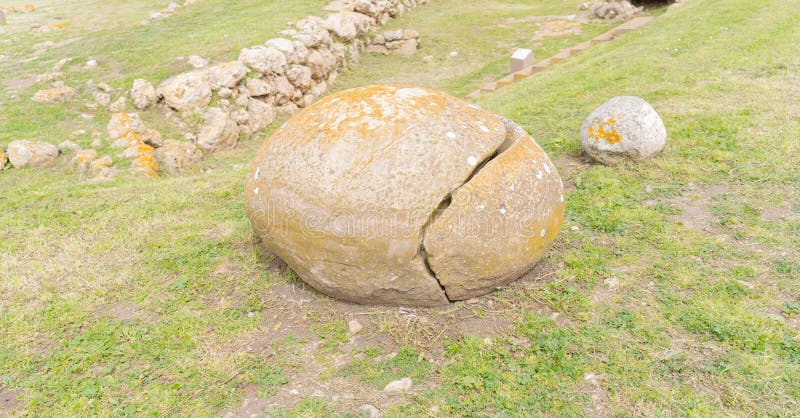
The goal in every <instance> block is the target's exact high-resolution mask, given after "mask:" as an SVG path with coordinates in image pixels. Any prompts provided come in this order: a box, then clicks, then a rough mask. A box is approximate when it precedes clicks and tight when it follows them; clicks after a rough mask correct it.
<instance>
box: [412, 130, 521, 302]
mask: <svg viewBox="0 0 800 418" xmlns="http://www.w3.org/2000/svg"><path fill="white" fill-rule="evenodd" d="M502 121H503V120H502V119H501V122H502ZM503 126H505V127H506V132H505V134H504V136H505V139H504V140H503V142H501V143H500V144H498V145H497V147H496V148H495V150H494V151H493V152H492V153H491V154H489V156H488V157H486V158H484V159H483V160H482V161H480V162H479V163H478V164H476V165H475V169H474V170H472V171H471V172H470V173H469V175H468V176H467V178H466V179H465V180H464V181H462V182H460V183H459V184H458V186H456V187H454V188H452V189H451V190H450V191H449V192H448V193H447V194H446V195H445V196H444V197H443V198H442V200H441V202H439V205H437V206H436V209H434V210H433V212H431V214H430V216H428V220H427V221H426V222H425V224H424V225H422V228H421V229H420V231H419V253H418V254H419V256H420V257H421V258H422V263H423V265H424V266H425V270H427V272H428V274H430V276H431V277H433V278H434V279H435V280H436V283H437V284H438V285H439V287H440V288H441V289H442V292H444V294H445V297H446V298H447V300H448V301H450V302H453V299H450V297H449V296H447V289H446V288H445V287H444V285H442V283H441V282H440V281H439V278H438V277H437V275H436V272H435V271H434V270H433V268H432V267H431V265H430V263H429V262H428V256H427V252H426V251H425V232H427V230H428V227H429V226H430V225H431V224H432V223H433V222H435V221H436V219H438V218H439V216H441V215H442V213H444V211H446V210H447V208H448V207H450V203H451V202H452V201H453V194H454V193H456V192H457V191H458V190H459V189H461V188H462V187H464V186H465V185H466V184H467V183H469V182H470V181H471V180H472V179H473V178H474V177H475V176H476V175H477V174H478V173H479V172H480V171H481V170H482V169H483V168H484V167H485V166H486V165H487V164H489V162H491V161H492V160H494V159H495V158H497V157H498V156H499V155H500V154H502V153H503V152H505V151H506V150H508V148H509V147H510V146H511V144H512V143H513V142H514V140H513V136H512V135H510V132H509V130H508V126H507V125H506V124H505V123H503Z"/></svg>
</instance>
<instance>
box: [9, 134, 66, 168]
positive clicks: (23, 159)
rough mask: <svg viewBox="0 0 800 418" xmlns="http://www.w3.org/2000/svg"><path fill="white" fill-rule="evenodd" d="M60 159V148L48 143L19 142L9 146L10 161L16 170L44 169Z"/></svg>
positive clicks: (12, 142)
mask: <svg viewBox="0 0 800 418" xmlns="http://www.w3.org/2000/svg"><path fill="white" fill-rule="evenodd" d="M56 158H58V147H57V146H55V145H53V144H48V143H47V142H40V141H28V140H19V141H11V143H10V144H8V159H9V160H10V161H11V164H12V165H13V166H14V167H16V168H23V167H42V166H45V165H48V164H50V163H52V162H53V161H55V160H56Z"/></svg>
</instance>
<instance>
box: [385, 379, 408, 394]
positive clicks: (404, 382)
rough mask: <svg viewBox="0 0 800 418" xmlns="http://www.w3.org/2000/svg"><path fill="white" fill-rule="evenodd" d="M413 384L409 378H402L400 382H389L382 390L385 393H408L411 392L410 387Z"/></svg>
mask: <svg viewBox="0 0 800 418" xmlns="http://www.w3.org/2000/svg"><path fill="white" fill-rule="evenodd" d="M412 385H413V382H412V381H411V378H410V377H404V378H402V379H400V380H395V381H394V382H389V384H387V385H386V387H384V388H383V391H384V392H386V393H398V392H408V391H409V390H411V386H412Z"/></svg>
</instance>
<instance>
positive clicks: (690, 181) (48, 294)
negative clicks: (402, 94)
mask: <svg viewBox="0 0 800 418" xmlns="http://www.w3.org/2000/svg"><path fill="white" fill-rule="evenodd" d="M7 3H8V2H0V6H6V5H8V4H7ZM54 3H55V4H56V5H57V6H56V7H58V5H62V4H63V5H70V4H76V6H75V7H76V9H75V10H77V11H80V10H82V9H80V8H79V7H78V6H77V4H78V3H77V2H72V3H69V2H54ZM81 3H86V4H93V3H97V4H98V5H99V4H102V5H108V4H112V3H113V4H117V5H121V4H123V3H124V4H126V6H125V7H121V6H120V7H114V8H110V7H109V8H105V7H106V6H103V7H101V8H100V9H98V10H106V11H105V12H103V13H122V15H121V16H120V17H119V23H116V24H114V25H113V27H111V26H109V27H99V28H98V27H96V25H100V23H96V22H95V23H91V19H88V20H87V21H85V22H84V21H81V20H78V19H77V18H74V19H76V20H75V22H78V23H76V24H75V25H74V26H72V27H70V26H68V27H67V28H66V29H64V31H65V33H63V34H58V33H55V34H54V33H52V32H51V33H47V34H38V35H34V34H31V33H29V32H28V31H24V32H12V33H11V34H8V33H7V34H0V42H2V41H3V40H4V37H5V38H9V39H12V40H13V42H12V43H10V44H9V43H0V46H2V47H3V48H5V47H6V45H12V46H10V47H9V49H8V51H9V52H5V50H4V51H3V52H0V54H6V55H10V56H12V57H13V59H12V60H9V61H4V62H0V74H3V75H2V76H0V142H2V143H7V142H9V141H10V140H13V139H17V138H41V139H44V140H47V141H49V142H53V143H58V142H60V141H61V140H63V139H67V138H68V133H69V132H70V131H72V130H74V129H79V128H82V129H87V130H100V131H103V127H104V125H105V123H106V122H107V120H108V115H107V114H105V112H97V113H96V114H95V117H94V119H92V120H89V121H87V120H83V119H78V118H77V117H76V115H77V113H79V112H83V111H85V110H84V109H81V101H76V102H75V103H72V104H69V105H67V106H53V107H50V106H41V105H34V104H32V102H30V100H29V97H30V95H31V94H32V93H33V92H34V91H35V90H36V89H37V88H40V87H41V86H37V85H34V84H31V83H30V82H29V81H28V82H26V81H24V80H29V79H30V78H31V77H32V76H33V75H35V74H37V73H41V72H43V71H45V70H46V69H48V68H49V67H50V66H52V64H53V63H54V62H55V61H57V60H58V59H60V58H62V57H65V56H73V57H77V60H76V63H82V62H83V61H84V60H85V59H86V58H87V57H90V56H91V57H95V56H96V57H97V59H98V61H99V62H100V64H101V69H99V70H96V71H97V72H96V73H94V74H89V73H86V72H84V71H82V70H79V69H78V68H69V67H68V78H67V84H68V85H72V84H74V85H76V86H77V85H82V84H83V82H84V81H85V80H86V79H88V78H93V79H94V80H95V81H106V82H109V83H110V84H112V85H113V86H116V87H129V84H130V81H131V80H132V79H133V78H136V77H145V78H149V79H151V80H153V81H158V80H159V79H162V78H164V77H166V76H167V75H169V74H171V73H172V72H174V71H178V70H181V69H183V68H185V66H186V65H185V63H183V64H178V63H176V61H175V60H174V58H175V57H176V56H186V55H191V54H200V55H204V56H206V57H209V58H215V59H220V60H221V59H232V58H234V57H235V56H236V54H237V52H238V49H239V48H241V47H243V46H246V45H249V44H251V43H257V42H259V41H263V40H265V39H267V38H269V37H271V36H273V34H274V33H276V32H277V31H279V30H280V29H282V28H283V27H284V25H285V23H286V22H287V21H291V20H295V19H297V18H298V17H301V16H303V15H305V14H308V13H311V12H314V13H317V11H318V10H319V9H320V7H321V6H322V5H323V4H324V2H323V1H310V0H308V1H306V0H303V1H292V2H291V7H290V6H288V4H289V3H288V2H281V1H242V2H224V1H221V0H202V1H200V2H198V3H196V4H194V5H192V6H189V7H186V8H182V9H180V11H179V12H178V13H177V14H176V15H175V16H172V17H169V18H167V19H164V20H162V21H158V22H155V23H152V24H150V25H147V26H139V25H137V24H136V23H137V22H139V21H140V20H142V19H144V18H146V16H147V15H148V14H149V11H151V10H152V11H154V10H157V9H158V8H159V7H163V6H164V5H160V4H158V3H157V2H151V1H141V2H116V1H115V2H81ZM129 3H131V4H132V3H136V4H135V5H134V6H131V7H130V8H129V7H128V6H127V5H128V4H129ZM465 3H466V4H465ZM577 3H578V2H573V1H561V0H541V1H537V2H532V1H523V0H477V1H474V2H473V1H471V2H464V1H460V0H432V2H431V3H430V4H429V5H426V6H422V7H421V8H420V9H417V10H415V11H413V12H411V13H408V14H406V15H405V16H404V17H403V18H401V19H398V20H397V21H394V22H392V23H390V25H389V26H388V27H387V28H399V27H403V28H413V29H416V30H418V31H419V32H420V34H421V36H422V41H423V49H422V50H420V53H419V54H418V56H416V57H412V58H401V57H376V56H365V57H364V58H363V59H362V63H361V65H360V66H358V67H356V68H354V69H353V70H351V71H349V72H347V73H345V74H343V75H342V76H341V77H340V78H339V80H340V81H339V83H338V84H337V86H336V88H337V89H344V88H349V87H354V86H357V85H361V84H364V83H372V82H401V83H412V84H423V85H426V86H432V87H437V88H440V89H443V90H445V91H448V92H451V93H453V94H456V95H463V94H466V93H468V92H470V91H472V90H474V89H475V88H476V86H478V85H479V84H480V82H481V81H482V80H483V79H485V78H489V79H494V78H498V77H499V76H502V75H504V71H505V66H506V65H507V62H506V57H507V55H508V52H509V50H511V49H513V48H514V47H516V46H525V45H530V44H531V41H530V39H531V37H532V35H533V32H534V31H535V30H536V28H537V25H536V24H535V23H531V21H529V20H526V19H525V18H526V17H529V16H532V15H560V14H571V13H575V12H576V8H575V6H576V5H577ZM98 7H100V6H98ZM134 12H136V13H135V16H134V15H133V13H134ZM660 12H661V11H657V12H656V13H660ZM35 13H45V12H35ZM62 13H69V11H68V10H66V9H64V11H63V12H62ZM98 13H100V11H98ZM126 13H131V14H132V15H131V16H125V15H124V14H126ZM140 15H141V16H140ZM9 16H10V15H9ZM7 17H8V16H7ZM11 17H12V18H13V16H11ZM32 18H33V17H26V19H32ZM511 18H513V19H516V20H514V21H512V20H509V19H511ZM518 21H522V22H523V23H514V22H518ZM9 22H10V24H11V25H14V22H13V21H12V20H11V18H9ZM80 22H83V23H80ZM103 22H106V21H105V20H104V21H103ZM104 24H105V23H104ZM93 25H94V26H93ZM609 27H610V26H608V25H604V24H590V25H586V26H584V27H583V30H582V32H581V33H580V34H578V35H574V36H570V37H557V38H546V39H545V40H544V41H540V45H538V46H537V48H536V54H537V57H539V58H544V57H547V56H549V55H552V54H553V53H555V52H557V51H558V49H560V48H562V47H564V46H568V45H573V44H577V43H579V42H581V41H583V40H585V39H587V38H589V37H592V36H594V35H596V34H598V33H601V32H604V31H605V30H607V29H608V28H609ZM798 27H800V9H798V4H797V3H796V2H792V1H785V0H767V1H756V0H692V1H691V2H689V3H687V4H685V5H683V6H682V7H680V8H679V9H677V10H675V11H674V12H670V13H666V14H663V15H662V16H659V17H658V18H657V19H656V20H654V21H653V22H651V23H649V24H648V25H646V26H645V27H644V28H642V29H640V30H639V31H636V32H632V33H628V34H625V35H623V36H622V37H620V38H619V39H617V40H615V41H613V42H609V43H605V44H599V45H595V46H593V47H592V48H590V49H589V50H587V51H585V52H583V53H581V54H579V55H577V56H574V57H572V58H570V59H568V60H567V61H565V62H562V63H559V64H557V65H555V66H553V67H551V68H549V69H548V70H546V71H544V72H541V73H537V74H535V75H534V76H532V77H530V78H528V79H526V80H524V81H522V82H519V83H514V84H513V85H511V86H509V87H506V88H503V89H501V90H499V91H498V92H495V93H492V94H487V95H483V96H480V97H479V98H478V99H477V101H476V103H477V104H479V105H480V106H482V107H484V108H486V109H489V110H491V111H493V112H496V113H498V114H501V115H503V116H507V117H510V118H511V119H513V120H515V121H517V122H518V123H520V124H521V125H522V126H523V127H525V128H526V129H527V130H528V131H529V132H531V133H532V134H533V136H534V138H536V139H537V140H538V141H539V142H540V144H542V146H543V147H544V148H545V149H546V150H547V151H548V153H549V154H550V156H551V158H552V159H553V160H554V161H555V162H556V165H557V166H558V168H559V170H560V172H561V175H562V177H563V178H564V180H565V185H566V186H567V188H568V190H569V193H568V195H567V202H568V205H567V219H566V221H565V225H564V228H563V230H562V233H561V235H560V237H559V239H558V240H557V242H556V245H555V246H554V248H553V249H552V250H551V251H550V252H549V253H548V255H547V256H546V258H545V259H544V260H543V261H542V262H541V263H540V265H539V266H537V267H536V268H535V269H534V270H533V271H532V272H531V273H529V274H528V275H526V276H525V277H524V278H523V279H521V280H520V281H518V282H515V283H514V284H512V285H510V286H508V287H506V288H504V289H501V290H499V291H496V292H494V293H493V294H491V295H489V296H487V297H484V298H480V299H479V300H477V301H469V302H458V303H455V304H452V305H450V306H448V307H444V308H439V309H398V308H387V307H365V306H357V305H351V304H347V303H342V302H338V301H335V300H332V299H330V298H327V297H325V296H322V295H319V294H318V293H316V292H314V291H312V290H310V289H309V288H308V287H306V286H304V285H303V284H302V282H300V281H299V280H298V279H297V278H296V277H295V276H294V275H293V273H291V272H290V271H287V270H286V269H285V268H283V266H281V264H280V263H279V262H278V261H276V260H273V259H271V258H270V257H269V256H267V255H265V254H263V253H262V252H261V251H260V250H259V245H258V243H257V242H256V240H255V238H254V236H253V234H252V232H251V229H250V225H249V222H248V220H247V218H246V216H245V214H244V208H243V201H244V199H243V190H242V184H243V181H242V180H243V178H244V175H245V172H246V166H247V164H248V163H249V161H250V158H251V157H252V155H253V153H254V151H255V149H256V148H257V147H258V142H259V141H258V140H254V141H249V142H245V143H242V144H241V146H240V147H239V148H237V149H236V150H233V151H230V152H225V153H221V154H216V155H213V156H211V157H209V158H207V159H206V160H204V161H203V162H202V163H200V164H198V165H197V166H194V167H192V168H191V169H190V170H188V171H187V172H186V173H183V174H181V175H177V176H165V177H162V178H160V179H158V180H154V181H146V180H143V179H139V178H136V179H134V178H131V177H129V176H128V175H121V176H119V177H118V178H117V179H116V180H114V181H113V182H111V183H104V184H87V183H83V182H80V181H79V180H78V177H77V175H76V174H75V173H74V172H72V171H71V169H69V168H68V167H67V164H66V162H65V161H64V160H65V158H61V159H60V160H59V162H58V163H56V164H54V165H52V166H50V167H48V168H44V169H25V170H7V171H3V172H2V173H0V214H2V215H0V400H4V403H0V415H3V414H6V413H7V414H10V415H12V416H13V415H31V416H87V415H101V416H173V415H180V416H215V415H218V414H220V413H222V412H225V411H233V410H234V409H236V408H239V407H242V406H243V405H245V406H248V405H249V406H250V407H254V405H258V404H259V402H261V404H262V405H269V404H270V403H274V404H277V405H276V406H275V407H273V408H271V409H269V413H268V414H269V415H274V416H330V415H348V414H349V415H350V416H355V414H356V410H357V409H358V407H359V405H362V404H364V403H370V404H373V405H375V406H378V407H379V408H380V409H381V410H382V412H383V413H384V414H385V416H417V415H423V416H424V415H433V416H520V415H534V416H536V415H548V416H573V415H591V416H595V415H599V416H612V415H613V416H616V415H620V416H681V415H690V416H797V415H798V411H800V280H798V279H800V150H799V149H798V138H800V106H798V103H799V100H800V75H799V74H800V55H798V54H797V45H798V44H800V31H798V30H797V28H798ZM69 31H73V32H69ZM221 34H227V35H228V37H224V36H223V35H221ZM73 36H82V37H83V38H82V40H81V41H79V42H75V43H71V44H68V45H66V46H63V47H61V48H54V49H50V50H48V52H46V53H45V54H43V55H41V56H40V57H39V58H37V59H36V60H33V61H30V62H27V63H21V62H20V58H23V57H27V56H28V55H29V54H30V53H31V52H30V51H31V49H32V48H33V45H34V44H37V43H40V42H43V41H44V40H47V39H57V38H58V37H64V38H68V37H73ZM186 39H196V41H186ZM204 51H208V52H204ZM450 51H458V52H459V53H458V55H457V56H456V57H450V56H449V52H450ZM425 55H431V56H432V57H433V60H432V62H430V63H424V62H423V61H422V57H423V56H425ZM110 63H113V65H112V64H110ZM104 65H107V66H105V67H104ZM109 68H113V69H114V72H109V71H108V69H109ZM14 95H16V96H18V98H17V99H13V98H12V96H14ZM617 95H638V96H641V97H644V98H645V99H647V100H648V101H650V103H651V104H653V106H654V107H655V108H656V110H658V111H659V113H660V114H661V116H662V117H663V119H664V122H665V124H666V126H667V131H668V140H667V146H666V148H665V150H664V152H663V153H662V154H661V155H659V156H658V157H656V158H655V159H653V160H650V161H647V162H644V163H640V164H622V165H620V166H617V167H613V168H609V167H604V166H600V165H597V164H594V163H592V162H590V161H588V160H586V159H585V158H584V157H582V155H581V150H580V143H579V140H578V132H577V131H578V128H579V127H580V124H581V122H582V121H583V118H584V117H585V116H586V115H588V114H589V112H591V110H592V109H593V108H594V107H596V106H598V105H600V104H601V103H603V102H604V101H605V100H607V99H609V98H611V97H613V96H617ZM144 116H145V119H147V120H148V121H150V122H151V123H152V124H154V125H158V118H159V116H158V115H152V114H146V115H144ZM276 125H279V124H276ZM159 126H160V125H159ZM268 134H269V132H266V133H265V135H268ZM81 141H84V142H91V138H88V137H87V138H82V139H81ZM352 319H357V320H358V321H359V322H361V323H362V324H363V325H364V330H363V331H361V332H360V333H358V334H357V335H349V334H348V325H347V322H348V321H349V320H352ZM405 376H409V377H411V378H412V379H413V381H414V387H413V391H412V392H411V393H410V394H408V395H402V396H401V395H395V396H390V395H386V394H384V393H382V391H381V389H382V388H383V386H384V385H385V384H386V383H387V382H389V381H391V380H394V379H399V378H401V377H405ZM4 408H5V409H4Z"/></svg>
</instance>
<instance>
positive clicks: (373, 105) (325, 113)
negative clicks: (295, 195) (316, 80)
mask: <svg viewBox="0 0 800 418" xmlns="http://www.w3.org/2000/svg"><path fill="white" fill-rule="evenodd" d="M393 96H398V97H403V98H404V99H407V102H405V105H404V106H398V105H397V101H396V100H391V99H392V97H393ZM447 105H448V99H446V98H445V97H443V96H442V95H439V94H435V93H434V92H433V91H430V90H428V89H424V88H420V87H406V86H365V87H359V88H356V89H352V90H349V91H347V93H346V94H333V95H331V96H328V97H326V98H325V99H322V100H321V101H320V102H318V103H317V106H315V107H314V108H313V110H311V111H308V112H302V113H300V114H298V115H297V116H295V117H294V118H292V119H290V120H289V122H288V125H289V126H291V125H294V126H295V127H296V128H297V130H298V131H303V130H306V129H308V128H309V127H313V128H316V130H317V131H318V132H320V133H323V134H324V136H325V137H328V138H334V137H336V135H333V132H337V131H339V132H341V131H350V132H353V133H355V134H356V135H357V136H358V137H360V138H380V137H383V136H396V135H397V134H398V133H399V132H402V131H404V130H405V129H406V128H407V127H408V126H409V125H410V124H411V123H412V122H413V121H415V120H418V119H420V118H422V117H423V116H425V115H439V114H441V113H442V112H444V111H445V109H446V108H447ZM311 139H313V135H309V136H308V137H306V138H305V140H311ZM300 140H304V138H300Z"/></svg>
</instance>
